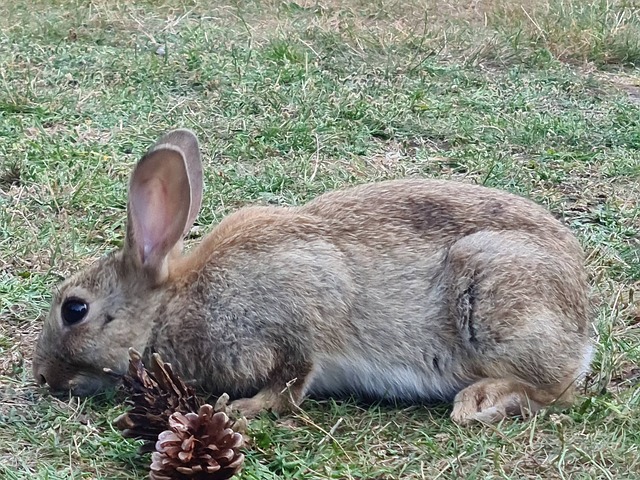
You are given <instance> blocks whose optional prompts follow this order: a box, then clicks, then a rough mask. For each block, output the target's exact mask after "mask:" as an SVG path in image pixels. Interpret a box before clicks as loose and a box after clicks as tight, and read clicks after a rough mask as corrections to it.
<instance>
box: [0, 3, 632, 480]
mask: <svg viewBox="0 0 640 480" xmlns="http://www.w3.org/2000/svg"><path fill="white" fill-rule="evenodd" d="M211 4H216V5H217V6H216V7H211V6H209V5H211ZM639 9H640V7H639V6H638V5H637V3H636V4H634V3H632V2H627V1H622V0H609V1H608V2H604V1H602V2H578V1H577V0H544V1H543V0H534V1H533V2H524V1H522V0H515V1H507V0H494V1H488V2H452V3H450V4H443V3H442V2H435V1H429V0H424V1H419V0H406V1H403V2H399V1H393V0H377V1H375V2H369V1H367V2H365V1H359V0H345V1H344V2H335V1H331V0H324V1H323V0H319V1H317V2H316V1H297V2H280V1H277V0H270V1H257V0H256V1H249V2H229V3H223V2H205V1H204V0H189V1H187V0H183V1H179V0H166V1H160V2H151V1H140V2H128V1H124V0H117V1H113V2H112V1H106V0H96V1H93V2H90V1H81V0H75V1H73V0H60V1H55V2H54V1H53V0H39V1H37V2H27V1H26V0H16V1H12V2H3V3H2V4H1V5H0V382H1V385H0V477H1V478H3V479H4V478H6V479H8V480H13V479H20V480H22V479H33V478H37V479H51V480H53V479H70V478H71V479H116V480H118V479H122V480H124V479H142V478H145V477H146V464H147V463H148V459H139V458H137V457H136V455H135V449H136V445H135V443H134V442H129V441H125V440H123V439H122V438H121V437H120V435H119V433H118V432H117V431H116V430H114V428H113V427H112V426H111V423H110V422H111V421H112V420H113V419H114V418H115V417H116V416H117V415H118V414H119V413H121V412H122V410H123V406H122V405H120V404H119V403H118V402H117V401H116V400H114V399H113V398H97V399H91V400H80V401H79V400H78V399H68V400H59V399H55V398H52V397H51V396H49V395H47V393H46V391H44V390H41V389H38V388H37V387H35V385H34V382H33V379H32V378H31V373H30V358H31V355H32V351H33V345H34V341H35V338H36V335H37V331H38V329H39V328H40V325H41V323H42V319H43V317H44V315H45V314H46V312H47V309H48V301H49V298H50V293H49V292H50V291H51V289H52V288H53V287H54V285H55V284H56V283H57V282H58V281H59V280H60V279H61V278H63V277H65V276H67V275H68V274H70V273H71V272H73V271H75V270H77V269H78V268H81V267H82V266H83V265H86V264H87V263H89V262H90V261H91V260H92V259H94V258H96V257H97V256H99V255H101V254H102V253H104V252H106V251H108V250H110V249H112V248H114V247H116V246H118V245H120V243H121V241H122V236H123V228H124V220H125V218H124V217H125V202H126V198H125V194H126V182H127V178H128V175H129V172H130V170H131V167H132V165H133V164H134V162H135V161H136V160H137V159H138V158H139V156H140V155H141V154H142V153H143V152H144V150H145V149H146V148H147V147H148V146H149V145H150V143H151V142H152V141H153V140H154V139H155V138H156V137H157V136H158V135H159V134H161V133H162V132H164V131H166V130H168V129H170V128H173V127H176V126H186V127H189V128H192V129H193V130H195V131H196V133H197V134H198V136H199V137H200V138H201V140H202V143H203V150H204V156H205V162H206V167H207V168H206V193H205V201H204V207H203V211H202V213H201V215H200V217H199V220H198V223H199V226H200V227H201V232H203V233H204V232H206V231H207V230H208V229H209V228H210V225H211V224H214V223H217V222H219V221H220V219H221V218H223V217H224V215H226V214H228V213H229V212H231V211H233V210H234V209H236V208H238V207H240V206H242V205H247V204H253V203H273V204H283V205H293V204H299V203H302V202H304V201H306V200H308V199H311V198H313V197H314V196H316V195H318V194H320V193H321V192H323V191H325V190H328V189H332V188H337V187H341V186H345V185H349V184H354V183H362V182H365V181H374V180H381V179H385V178H397V177H405V176H425V177H442V178H453V179H457V180H461V181H465V182H476V183H482V184H486V185H491V186H495V187H499V188H502V189H506V190H509V191H513V192H516V193H519V194H522V195H526V196H529V197H531V198H533V199H535V200H536V201H538V202H540V203H542V204H544V205H546V206H548V207H549V208H550V209H551V210H552V211H553V212H554V213H555V214H556V215H558V216H559V217H562V218H563V219H564V220H565V221H566V222H567V223H568V225H570V226H571V228H572V229H573V230H574V231H575V232H576V234H577V235H578V237H579V238H580V240H581V241H582V243H583V245H584V247H585V250H586V252H587V254H588V267H589V271H590V273H591V277H592V285H593V297H594V305H595V306H596V309H597V319H596V324H595V327H594V337H595V338H596V339H597V343H598V349H597V354H596V359H595V362H594V365H593V374H592V375H591V377H590V378H589V379H588V381H587V383H586V385H585V387H584V390H583V394H582V396H581V398H580V400H579V401H578V403H577V404H576V405H575V406H574V407H573V408H571V409H568V410H566V411H563V412H552V411H546V412H542V413H541V414H539V415H538V416H536V417H535V418H533V419H532V420H530V421H527V422H523V421H519V420H508V421H505V422H503V423H501V424H500V425H497V426H495V427H486V426H475V427H472V428H469V429H462V428H460V427H458V426H456V425H454V424H452V423H451V421H450V420H449V419H448V413H449V410H448V408H447V407H446V406H442V407H437V408H434V409H428V408H424V407H406V406H405V407H392V406H384V405H383V406H371V407H363V406H361V405H358V404H356V403H354V402H352V401H340V402H338V401H336V402H334V401H325V402H312V401H308V402H305V403H304V405H303V407H304V411H303V412H300V413H299V414H297V415H293V416H291V417H287V418H281V419H275V418H273V417H270V416H264V417H262V418H260V419H258V420H256V421H254V422H252V423H251V425H250V428H251V431H250V433H251V435H252V437H253V439H254V443H253V444H252V446H251V447H250V448H249V449H248V450H247V465H246V468H245V470H244V472H243V474H242V475H241V478H244V479H254V478H255V479H258V478H260V479H271V478H273V479H279V478H287V479H288V478H290V479H298V478H300V479H302V478H305V479H307V478H341V479H359V480H364V479H392V478H393V479H395V478H407V479H422V478H429V479H436V478H441V479H445V478H465V479H467V478H468V479H473V478H478V479H493V478H512V479H516V478H517V479H536V478H540V479H556V478H557V479H582V478H584V479H587V478H590V479H591V478H598V479H600V478H601V479H609V478H611V479H614V478H615V479H617V478H638V477H640V460H639V459H640V455H639V453H640V452H639V447H638V445H640V381H639V378H640V376H639V374H638V370H634V367H635V368H636V369H637V368H638V364H639V363H640V347H639V345H640V327H639V325H640V306H639V301H640V300H639V299H640V253H639V252H640V240H639V238H640V10H639ZM160 47H162V50H164V54H161V53H163V52H162V51H159V50H158V49H159V48H160ZM334 427H335V430H334ZM329 432H331V434H330V435H329Z"/></svg>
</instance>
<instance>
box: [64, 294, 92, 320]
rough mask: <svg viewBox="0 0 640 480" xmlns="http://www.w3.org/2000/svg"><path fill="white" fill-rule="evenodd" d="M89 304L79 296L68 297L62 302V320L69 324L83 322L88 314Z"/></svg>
mask: <svg viewBox="0 0 640 480" xmlns="http://www.w3.org/2000/svg"><path fill="white" fill-rule="evenodd" d="M88 311H89V305H88V304H87V303H86V302H85V301H83V300H80V299H79V298H68V299H67V300H65V301H64V303H63V304H62V309H61V312H62V320H63V321H64V323H66V324H67V325H74V324H76V323H78V322H81V321H82V320H83V319H84V317H86V316H87V312H88Z"/></svg>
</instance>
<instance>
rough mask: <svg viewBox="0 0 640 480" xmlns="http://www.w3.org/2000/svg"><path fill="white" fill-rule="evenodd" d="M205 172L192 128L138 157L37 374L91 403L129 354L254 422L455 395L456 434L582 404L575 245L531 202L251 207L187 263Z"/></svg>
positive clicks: (44, 338)
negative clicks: (116, 228) (339, 403)
mask: <svg viewBox="0 0 640 480" xmlns="http://www.w3.org/2000/svg"><path fill="white" fill-rule="evenodd" d="M202 177H203V174H202V162H201V154H200V148H199V145H198V140H197V138H196V136H195V135H194V134H193V133H192V132H191V131H189V130H184V129H179V130H174V131H171V132H169V133H167V134H166V135H165V136H164V137H162V138H161V139H160V140H159V141H158V142H157V143H156V144H155V145H154V146H153V147H152V148H151V149H150V150H149V151H148V152H147V153H146V154H145V155H144V156H143V158H142V159H141V160H140V161H139V162H138V164H137V165H136V167H135V168H134V170H133V173H132V176H131V180H130V184H129V193H128V205H127V228H126V236H125V240H124V245H123V247H122V249H121V250H118V251H115V252H112V253H109V254H107V255H106V256H104V257H102V258H100V259H99V260H97V261H96V262H95V263H94V264H93V265H91V266H89V267H88V268H87V269H86V270H84V271H80V272H79V273H77V274H75V275H74V276H72V277H71V278H69V279H67V280H66V281H64V282H63V283H62V284H61V285H60V286H59V288H57V289H56V291H55V293H54V298H53V300H52V306H51V311H50V314H49V316H48V318H46V320H45V323H44V327H43V330H42V332H41V334H40V337H39V339H38V343H37V347H36V351H35V355H34V361H33V372H34V376H35V379H36V380H37V382H39V383H40V384H41V385H44V384H45V383H46V384H48V385H49V387H50V388H51V389H52V390H54V391H70V392H71V393H72V394H75V395H80V396H86V395H94V394H96V393H99V392H101V391H103V390H105V389H108V388H111V387H112V386H113V385H114V380H113V376H112V375H108V374H106V373H105V372H104V369H105V368H108V369H111V370H113V371H114V372H118V373H124V372H125V371H126V369H127V365H128V350H129V348H134V349H136V350H137V351H140V352H143V358H145V359H147V361H148V360H149V358H150V357H151V355H152V354H153V353H154V352H157V353H159V354H160V355H161V356H162V357H163V358H164V359H165V360H166V361H168V362H170V363H172V365H173V367H174V369H176V371H177V372H178V373H179V374H181V375H182V376H183V377H184V378H187V379H189V380H190V381H192V382H193V384H194V385H196V386H197V387H199V388H201V389H203V390H204V391H206V392H208V393H211V394H215V395H220V394H222V393H223V392H227V393H229V395H231V398H232V400H233V402H232V403H231V407H232V408H233V409H234V410H237V411H238V412H239V413H240V414H243V415H245V416H246V417H247V418H251V417H253V416H255V415H258V414H259V413H260V412H262V411H264V410H271V411H273V412H275V413H276V414H285V413H287V412H290V411H291V410H292V409H294V408H297V407H298V406H299V404H300V403H301V402H302V401H303V399H304V398H306V397H307V396H308V395H313V396H320V397H323V398H327V397H332V396H333V397H340V396H344V395H353V396H360V397H364V398H367V399H372V398H373V399H380V400H392V401H400V402H403V403H405V402H408V403H420V404H429V403H431V402H453V407H452V411H451V418H452V419H453V421H455V422H457V423H459V424H461V425H467V424H469V423H472V422H487V423H490V422H497V421H499V420H501V419H503V418H505V417H508V416H527V415H529V414H532V413H534V412H535V411H537V410H538V409H540V408H542V407H545V406H549V405H551V404H557V405H561V406H568V405H570V403H571V402H572V400H573V399H574V392H575V383H576V381H577V380H579V379H580V378H581V377H582V376H583V375H585V373H586V372H587V371H588V369H589V364H590V361H591V357H592V352H593V345H592V342H591V338H590V337H591V335H590V318H591V310H590V304H589V295H588V293H589V292H588V290H589V287H588V279H587V274H586V271H585V268H584V265H583V251H582V248H581V246H580V244H579V242H578V241H577V239H576V238H575V237H574V236H573V235H572V233H571V232H570V231H569V229H568V228H567V227H565V226H564V225H563V224H562V223H561V222H560V221H558V220H556V219H555V218H554V217H553V216H552V215H551V214H550V213H549V212H547V211H546V210H545V209H544V208H542V207H541V206H538V205H537V204H535V203H533V202H532V201H530V200H527V199H524V198H521V197H519V196H516V195H513V194H509V193H506V192H502V191H499V190H495V189H490V188H487V187H483V186H478V185H471V184H465V183H461V182H454V181H447V180H436V179H403V180H388V181H380V182H377V183H370V184H364V185H359V186H354V187H350V188H347V189H344V190H337V191H333V192H328V193H325V194H323V195H321V196H319V197H317V198H316V199H314V200H312V201H310V202H309V203H307V204H305V205H302V206H293V207H281V206H250V207H245V208H242V209H240V210H239V211H237V212H236V213H234V214H231V215H229V216H227V217H226V218H224V219H223V220H222V221H221V222H220V223H219V224H218V225H217V226H216V227H215V228H213V230H212V231H211V232H210V233H209V234H208V235H206V236H205V237H204V238H203V239H202V240H201V242H200V243H199V244H198V245H197V246H195V247H193V248H192V249H190V251H188V253H186V254H184V253H183V252H182V246H183V239H184V238H185V236H186V234H187V233H188V232H189V231H190V229H191V226H192V225H193V223H194V221H195V219H196V216H197V214H198V211H199V209H200V205H201V201H202V189H203V178H202Z"/></svg>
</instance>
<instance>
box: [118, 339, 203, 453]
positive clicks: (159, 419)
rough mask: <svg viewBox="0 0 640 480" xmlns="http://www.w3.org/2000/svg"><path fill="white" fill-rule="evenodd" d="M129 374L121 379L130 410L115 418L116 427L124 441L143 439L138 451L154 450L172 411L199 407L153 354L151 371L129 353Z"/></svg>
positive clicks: (177, 378) (139, 358)
mask: <svg viewBox="0 0 640 480" xmlns="http://www.w3.org/2000/svg"><path fill="white" fill-rule="evenodd" d="M129 357H130V359H129V371H128V372H127V373H126V374H125V375H124V376H123V377H122V384H123V388H124V390H125V391H126V392H127V393H128V395H129V398H128V400H127V403H129V404H130V405H131V406H132V407H133V408H132V409H131V410H130V411H128V412H127V413H124V414H122V415H120V416H119V417H118V418H116V419H115V421H114V424H115V426H116V427H117V428H118V429H119V430H121V431H122V436H123V437H126V438H137V439H141V440H145V443H144V444H143V445H142V446H141V447H140V452H141V453H144V452H151V451H153V450H154V445H155V442H156V440H157V438H158V434H160V432H162V431H164V430H166V429H167V421H168V419H169V416H170V415H171V414H172V413H174V412H183V413H187V412H197V411H198V409H199V408H200V405H201V404H202V403H201V401H200V400H199V399H198V398H197V396H196V394H195V391H194V389H193V388H191V387H189V386H188V385H186V384H185V383H184V382H183V381H182V380H181V379H180V377H178V376H177V375H176V374H175V373H174V372H173V370H172V368H171V365H170V364H168V363H164V362H163V361H162V359H161V358H160V356H159V355H158V354H157V353H156V354H154V355H153V356H152V357H151V368H150V369H149V370H147V369H145V367H144V364H143V363H142V357H141V355H140V354H139V353H138V352H136V351H135V350H133V349H130V350H129Z"/></svg>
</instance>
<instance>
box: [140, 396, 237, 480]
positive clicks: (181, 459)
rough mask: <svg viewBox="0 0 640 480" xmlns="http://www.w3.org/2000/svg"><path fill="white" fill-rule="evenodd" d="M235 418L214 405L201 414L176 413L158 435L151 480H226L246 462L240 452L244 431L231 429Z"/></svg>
mask: <svg viewBox="0 0 640 480" xmlns="http://www.w3.org/2000/svg"><path fill="white" fill-rule="evenodd" d="M232 423H233V422H232V421H231V420H229V417H228V416H227V415H226V414H225V413H224V412H215V411H214V408H213V407H212V406H211V405H208V404H205V405H203V406H202V407H200V409H199V411H198V413H197V414H196V413H187V414H186V415H185V414H182V413H174V414H173V415H171V417H169V427H170V430H166V431H164V432H162V433H161V434H160V435H159V436H158V441H157V443H156V451H155V452H154V453H153V455H152V457H151V472H150V473H149V479H150V480H223V479H228V478H231V477H232V476H233V475H235V474H236V473H238V472H239V471H240V469H241V468H242V464H243V462H244V455H243V454H242V453H240V452H239V448H241V447H242V446H243V444H244V440H243V437H242V434H240V433H237V432H234V431H233V430H232V429H231V426H232Z"/></svg>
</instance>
